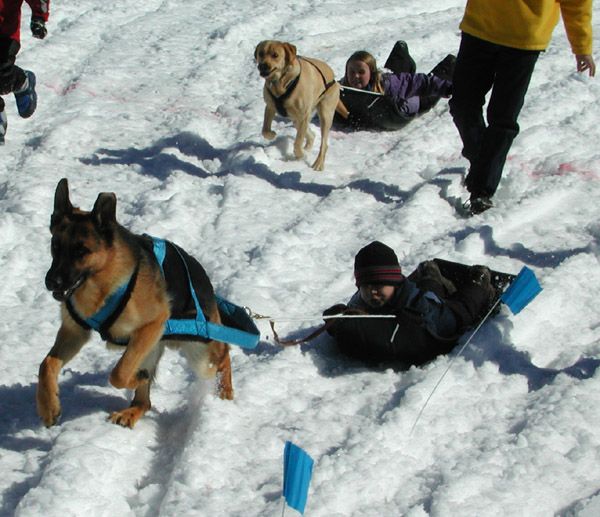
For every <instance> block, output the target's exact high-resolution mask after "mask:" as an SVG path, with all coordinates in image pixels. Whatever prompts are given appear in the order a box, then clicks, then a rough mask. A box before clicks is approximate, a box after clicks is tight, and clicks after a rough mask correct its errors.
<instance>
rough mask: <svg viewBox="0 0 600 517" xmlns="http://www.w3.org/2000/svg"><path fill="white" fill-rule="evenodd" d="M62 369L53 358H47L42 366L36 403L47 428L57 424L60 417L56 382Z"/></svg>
mask: <svg viewBox="0 0 600 517" xmlns="http://www.w3.org/2000/svg"><path fill="white" fill-rule="evenodd" d="M60 367H61V362H60V361H59V360H58V359H56V358H55V357H51V356H47V357H46V358H45V359H44V360H43V361H42V364H41V365H40V371H39V375H38V385H37V388H36V392H35V402H36V406H37V412H38V415H39V416H40V418H41V419H42V422H44V425H45V426H46V427H50V426H52V425H54V424H56V422H58V419H59V417H60V412H61V409H60V399H59V398H58V383H57V382H56V378H57V377H58V372H59V371H60Z"/></svg>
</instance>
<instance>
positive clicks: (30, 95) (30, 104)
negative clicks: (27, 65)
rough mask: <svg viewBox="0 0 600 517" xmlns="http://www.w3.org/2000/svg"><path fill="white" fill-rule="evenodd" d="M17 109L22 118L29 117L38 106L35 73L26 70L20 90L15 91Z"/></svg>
mask: <svg viewBox="0 0 600 517" xmlns="http://www.w3.org/2000/svg"><path fill="white" fill-rule="evenodd" d="M15 100H16V101H17V111H18V112H19V116H20V117H21V118H29V117H31V115H33V113H34V111H35V108H36V107H37V93H35V74H34V73H33V72H30V71H29V70H26V71H25V82H24V83H23V86H22V87H21V89H20V90H19V91H16V92H15Z"/></svg>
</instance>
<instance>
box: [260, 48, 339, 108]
mask: <svg viewBox="0 0 600 517" xmlns="http://www.w3.org/2000/svg"><path fill="white" fill-rule="evenodd" d="M298 59H299V60H304V61H306V62H307V63H310V64H311V65H312V66H314V67H315V68H316V69H317V70H318V72H319V74H321V78H322V79H323V86H324V90H323V92H322V93H321V95H319V98H321V97H323V95H324V94H325V92H326V91H327V90H329V88H331V87H332V86H333V85H334V84H335V79H333V80H332V81H329V82H328V81H327V79H326V78H325V75H324V74H323V71H322V70H321V69H320V68H319V67H318V66H317V64H316V63H313V62H312V61H311V60H310V59H309V58H306V57H302V56H298ZM301 74H302V67H300V73H299V74H298V75H297V76H296V77H295V78H294V79H293V80H292V81H290V83H289V84H288V86H287V88H286V89H285V91H284V92H283V93H282V94H281V95H280V96H279V97H275V95H273V92H271V90H269V89H268V88H267V91H268V92H269V95H271V98H272V99H273V102H274V103H275V108H276V109H277V113H279V114H280V115H281V116H282V117H287V116H288V114H287V110H286V109H285V106H284V105H283V103H284V102H285V101H286V100H287V99H288V97H289V96H290V95H291V94H292V92H293V91H294V90H295V89H296V86H298V81H299V80H300V75H301Z"/></svg>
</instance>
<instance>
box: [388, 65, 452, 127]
mask: <svg viewBox="0 0 600 517" xmlns="http://www.w3.org/2000/svg"><path fill="white" fill-rule="evenodd" d="M381 84H382V85H383V90H384V93H385V95H386V96H388V97H389V98H391V99H392V100H393V101H394V102H395V103H396V106H397V108H398V111H399V112H400V113H402V114H404V115H407V116H413V115H416V114H417V113H419V108H420V106H421V100H420V97H429V96H439V97H450V94H451V91H452V83H451V82H450V81H446V80H445V79H441V78H439V77H437V76H435V75H428V74H410V73H407V72H401V73H398V74H394V73H383V74H381Z"/></svg>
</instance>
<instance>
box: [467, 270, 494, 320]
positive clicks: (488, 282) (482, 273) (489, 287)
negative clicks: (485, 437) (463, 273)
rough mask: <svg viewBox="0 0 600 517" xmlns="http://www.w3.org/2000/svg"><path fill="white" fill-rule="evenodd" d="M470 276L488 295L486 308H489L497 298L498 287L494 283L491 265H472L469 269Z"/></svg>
mask: <svg viewBox="0 0 600 517" xmlns="http://www.w3.org/2000/svg"><path fill="white" fill-rule="evenodd" d="M469 278H470V280H471V282H472V283H473V284H474V285H476V286H478V287H480V288H481V289H482V290H483V291H484V292H485V296H486V302H487V303H486V305H487V308H486V310H489V309H490V308H491V307H492V305H493V303H494V301H495V300H496V295H497V294H498V293H497V292H496V288H495V287H494V285H493V284H492V272H491V271H490V268H489V267H486V266H471V270H470V271H469Z"/></svg>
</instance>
